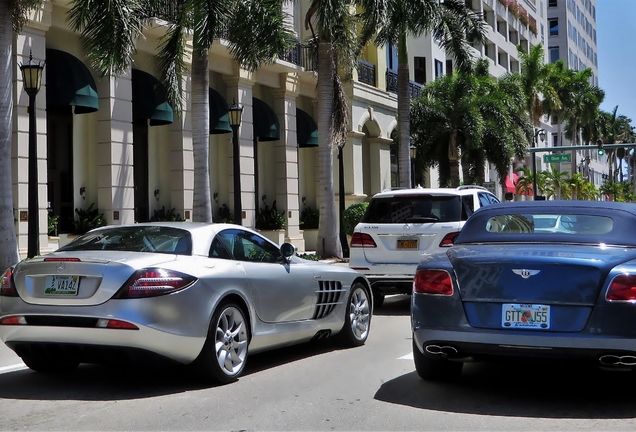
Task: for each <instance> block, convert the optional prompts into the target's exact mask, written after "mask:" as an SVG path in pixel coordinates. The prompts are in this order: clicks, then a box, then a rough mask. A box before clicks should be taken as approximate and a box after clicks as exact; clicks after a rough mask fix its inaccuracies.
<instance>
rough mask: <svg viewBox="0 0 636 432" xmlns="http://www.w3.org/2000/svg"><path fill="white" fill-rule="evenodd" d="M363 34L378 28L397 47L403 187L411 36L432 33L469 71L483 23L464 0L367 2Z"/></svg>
mask: <svg viewBox="0 0 636 432" xmlns="http://www.w3.org/2000/svg"><path fill="white" fill-rule="evenodd" d="M361 4H362V8H363V12H362V20H363V23H364V29H363V37H370V35H371V34H373V33H375V32H376V31H377V29H380V30H379V32H378V33H377V35H376V37H375V43H376V44H377V45H378V46H382V45H391V46H393V45H397V48H398V76H397V101H398V113H397V120H398V127H397V129H398V133H399V146H398V173H399V185H400V186H402V187H409V186H410V185H411V162H410V161H411V159H410V154H409V148H410V145H411V143H410V139H411V134H410V114H411V113H410V111H411V92H410V88H409V83H410V79H409V56H408V47H407V37H408V36H413V37H419V36H422V35H423V34H426V33H430V34H431V35H432V36H433V37H434V38H435V40H436V41H437V42H438V43H439V45H440V46H441V48H442V49H443V50H444V51H445V52H446V53H448V54H450V55H452V56H453V58H454V59H455V62H456V65H457V69H459V70H469V69H470V68H471V63H472V56H471V52H470V44H469V43H470V42H476V43H483V41H484V39H485V32H486V27H485V24H486V23H485V21H484V20H483V17H482V16H481V15H480V14H478V13H476V12H474V11H473V10H472V9H470V8H469V7H468V6H467V5H466V2H465V1H464V0H446V1H443V2H440V1H438V0H363V1H362V2H361Z"/></svg>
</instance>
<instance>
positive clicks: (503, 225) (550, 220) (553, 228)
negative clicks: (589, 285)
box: [486, 213, 614, 235]
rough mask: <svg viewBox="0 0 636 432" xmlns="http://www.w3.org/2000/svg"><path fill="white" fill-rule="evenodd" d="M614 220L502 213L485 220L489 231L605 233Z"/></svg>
mask: <svg viewBox="0 0 636 432" xmlns="http://www.w3.org/2000/svg"><path fill="white" fill-rule="evenodd" d="M613 227H614V221H613V220H612V218H610V217H607V216H597V215H576V214H564V215H556V214H555V215H548V214H528V213H525V214H518V213H515V214H502V215H497V216H493V217H491V218H490V219H488V221H487V222H486V231H487V232H490V233H555V234H556V233H559V234H579V235H580V234H607V233H609V232H610V231H612V228H613Z"/></svg>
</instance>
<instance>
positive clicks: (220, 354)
mask: <svg viewBox="0 0 636 432" xmlns="http://www.w3.org/2000/svg"><path fill="white" fill-rule="evenodd" d="M249 340H250V334H249V324H248V320H247V318H246V315H245V311H244V310H243V308H241V306H239V305H237V304H236V303H233V302H226V303H222V304H220V305H219V306H218V307H217V309H216V310H215V311H214V314H213V315H212V319H211V321H210V327H209V329H208V336H207V339H206V341H205V344H204V345H203V349H202V350H201V353H200V354H199V357H197V359H196V361H195V366H196V369H197V372H198V374H199V377H200V378H201V379H203V380H204V381H206V382H210V383H219V384H227V383H231V382H234V381H236V380H237V379H238V378H239V377H240V376H241V374H242V373H243V369H245V363H246V362H247V351H248V345H249ZM217 343H219V349H218V350H217V349H216V346H217Z"/></svg>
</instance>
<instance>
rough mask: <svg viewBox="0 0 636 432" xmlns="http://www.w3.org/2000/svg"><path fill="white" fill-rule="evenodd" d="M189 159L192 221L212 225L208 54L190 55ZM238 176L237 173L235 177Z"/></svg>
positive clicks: (203, 51) (205, 51)
mask: <svg viewBox="0 0 636 432" xmlns="http://www.w3.org/2000/svg"><path fill="white" fill-rule="evenodd" d="M191 79H192V111H191V115H192V156H193V158H194V193H193V203H192V221H194V222H212V199H211V196H210V99H209V87H210V76H209V74H208V50H207V49H203V50H201V52H199V50H197V49H194V50H193V53H192V78H191ZM234 175H239V173H234Z"/></svg>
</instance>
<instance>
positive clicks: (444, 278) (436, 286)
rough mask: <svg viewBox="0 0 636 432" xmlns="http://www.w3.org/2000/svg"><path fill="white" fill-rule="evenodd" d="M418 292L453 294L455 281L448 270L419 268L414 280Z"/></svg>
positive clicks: (414, 287) (414, 290)
mask: <svg viewBox="0 0 636 432" xmlns="http://www.w3.org/2000/svg"><path fill="white" fill-rule="evenodd" d="M413 292H414V293H417V294H436V295H443V296H451V295H453V281H452V280H451V277H450V274H449V273H448V272H447V271H446V270H418V271H417V272H415V279H414V280H413Z"/></svg>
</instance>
